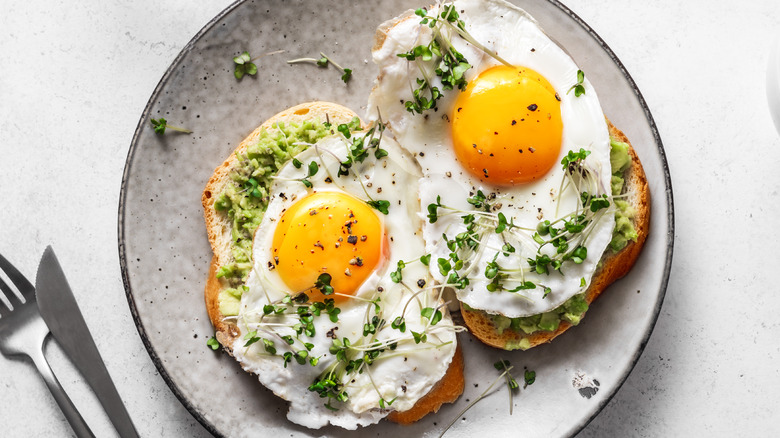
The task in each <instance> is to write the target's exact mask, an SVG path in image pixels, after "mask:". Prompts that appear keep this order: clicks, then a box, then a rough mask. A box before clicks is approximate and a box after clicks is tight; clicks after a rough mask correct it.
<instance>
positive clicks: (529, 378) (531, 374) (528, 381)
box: [523, 369, 536, 388]
mask: <svg viewBox="0 0 780 438" xmlns="http://www.w3.org/2000/svg"><path fill="white" fill-rule="evenodd" d="M523 377H524V379H525V386H524V387H523V388H527V387H528V386H529V385H533V384H534V382H536V371H532V370H529V369H526V370H525V374H524V376H523Z"/></svg>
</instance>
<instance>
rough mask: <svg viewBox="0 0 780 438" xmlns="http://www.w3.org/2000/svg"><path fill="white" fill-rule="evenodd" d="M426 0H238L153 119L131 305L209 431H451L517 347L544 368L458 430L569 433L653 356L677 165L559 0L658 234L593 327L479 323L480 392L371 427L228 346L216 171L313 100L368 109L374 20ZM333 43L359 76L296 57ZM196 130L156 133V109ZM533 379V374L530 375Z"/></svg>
mask: <svg viewBox="0 0 780 438" xmlns="http://www.w3.org/2000/svg"><path fill="white" fill-rule="evenodd" d="M424 3H425V2H420V1H402V2H400V1H399V2H368V1H365V2H354V1H351V0H340V1H328V2H312V1H305V0H294V1H272V0H269V1H261V0H256V1H244V2H237V3H235V4H233V5H232V6H231V7H229V8H228V9H226V10H225V11H224V12H222V13H221V14H220V15H219V16H217V17H216V18H214V19H213V20H212V21H211V22H210V23H208V24H207V25H206V26H205V27H204V28H203V30H202V31H201V32H200V33H198V34H197V35H196V36H195V37H194V38H193V39H192V41H191V42H190V43H189V44H187V46H186V47H185V48H184V49H183V50H182V52H181V54H179V56H178V57H177V58H176V60H175V61H174V62H173V64H172V65H171V67H170V68H169V69H168V71H167V72H166V73H165V76H163V78H162V79H161V80H160V83H159V85H158V86H157V88H156V89H155V90H154V93H153V94H152V96H151V98H150V100H149V103H148V105H147V106H146V109H145V110H144V112H143V114H142V115H141V119H140V121H139V123H138V128H137V130H136V132H135V136H134V138H133V142H132V145H131V147H130V151H129V154H128V157H127V164H126V167H125V173H124V178H123V181H122V193H121V200H120V205H119V253H120V260H121V265H122V275H123V279H124V284H125V289H126V292H127V298H128V302H129V304H130V308H131V310H132V313H133V316H134V318H135V321H136V324H137V326H138V331H139V333H140V335H141V338H142V339H143V341H144V344H145V345H146V348H147V349H148V350H149V354H150V355H151V357H152V360H153V361H154V363H155V364H156V365H157V368H158V369H159V371H160V374H161V375H162V376H163V378H164V379H165V381H166V382H167V383H168V385H169V386H170V388H171V390H172V391H173V392H174V393H175V394H176V396H177V397H178V398H179V399H180V400H181V402H182V403H183V404H184V405H185V406H186V407H187V409H189V410H190V412H192V414H193V415H194V416H195V418H197V419H198V420H199V421H200V422H201V423H202V424H203V425H204V426H205V427H206V428H207V429H208V430H209V431H211V432H212V433H214V434H215V435H220V436H249V435H253V436H257V435H262V436H280V437H281V436H323V435H326V436H345V437H357V436H367V435H371V436H430V437H434V436H438V435H439V434H440V433H441V430H442V429H443V427H444V426H445V425H446V424H448V423H449V422H450V421H451V420H452V419H453V418H455V416H457V415H458V412H460V411H461V410H462V409H463V408H464V407H465V406H466V405H467V404H468V403H469V402H470V401H471V400H474V399H475V398H476V397H477V396H478V395H479V394H480V393H481V392H482V391H483V390H484V389H485V388H486V387H487V386H488V385H489V383H490V382H491V381H493V379H494V378H495V377H496V376H497V374H496V371H495V369H494V368H493V365H492V364H493V363H494V362H495V361H496V360H498V359H499V358H505V359H509V360H510V361H511V362H512V363H513V364H514V365H515V366H517V367H519V369H520V370H522V368H523V367H524V366H525V367H528V368H529V369H532V370H535V371H536V383H534V384H533V385H532V386H529V387H528V388H526V389H523V390H521V391H520V394H519V395H518V396H516V397H515V399H514V415H511V416H510V415H509V406H508V405H509V402H508V396H507V393H506V389H505V388H503V387H502V389H501V390H500V391H498V393H495V394H492V395H491V396H489V397H488V398H486V399H485V400H483V401H481V402H480V403H477V404H476V405H475V406H474V407H473V408H471V409H470V410H469V411H468V412H467V413H466V414H465V415H462V416H461V417H460V418H459V419H458V420H457V421H456V422H455V424H454V425H453V427H452V428H451V429H450V430H449V431H448V433H447V436H452V437H456V436H464V437H466V436H476V435H477V434H480V435H483V436H485V435H489V434H494V435H496V436H505V435H507V431H512V435H518V436H529V437H531V436H539V437H550V436H570V435H574V434H575V433H577V432H578V431H579V430H581V429H582V428H583V427H584V426H585V425H586V424H588V422H589V421H590V420H591V419H592V418H594V417H595V416H596V415H597V414H598V412H599V411H600V410H601V409H602V408H603V407H604V406H605V405H606V403H607V402H608V401H609V399H610V398H611V397H612V396H613V395H614V394H615V392H616V391H617V390H618V388H619V387H620V385H621V384H622V383H623V381H624V380H625V379H626V377H627V376H628V374H629V372H630V371H631V369H632V368H633V366H634V364H635V363H636V361H637V360H638V358H639V355H640V354H641V352H642V350H643V348H644V346H645V343H646V342H647V339H648V337H649V336H650V333H651V331H652V329H653V326H654V324H655V321H656V319H657V317H658V312H659V310H660V307H661V303H662V301H663V298H664V294H665V291H666V285H667V281H668V276H669V269H670V265H671V258H672V244H673V226H674V221H673V206H672V189H671V181H670V177H669V171H668V168H667V164H666V158H665V156H664V151H663V147H662V145H661V140H660V137H659V135H658V131H657V129H656V127H655V124H654V122H653V119H652V116H651V115H650V111H649V109H648V108H647V106H646V104H645V102H644V100H643V99H642V96H641V94H640V92H639V90H638V89H637V87H636V84H634V82H633V80H632V79H631V77H630V76H629V74H628V72H627V71H626V70H625V68H624V67H623V65H622V64H621V63H620V61H619V60H618V59H617V57H616V56H615V54H614V53H612V51H611V50H610V49H609V47H607V45H606V44H605V43H604V41H602V40H601V39H600V38H599V37H598V35H596V33H595V32H594V31H593V30H592V29H591V28H590V27H588V26H587V25H586V24H585V23H584V22H583V21H582V20H581V19H580V18H579V17H577V16H576V15H574V14H573V13H572V12H571V11H569V10H568V9H567V8H566V7H565V6H563V5H561V4H560V3H557V2H555V1H541V0H536V1H533V0H520V1H517V3H518V4H519V6H521V7H523V8H524V9H526V10H527V11H528V12H529V13H531V14H532V15H533V16H534V17H535V18H536V19H537V20H538V21H539V22H540V24H541V26H542V27H543V28H544V29H545V30H546V31H547V32H548V33H549V34H550V35H551V36H552V37H553V38H554V39H555V40H557V41H558V42H559V43H560V44H561V45H562V46H563V47H565V48H566V50H567V51H568V52H569V53H570V54H571V55H572V57H573V58H574V59H575V61H576V62H577V63H578V64H579V65H580V66H581V67H582V69H583V70H584V71H586V72H587V74H588V78H589V79H590V81H591V82H592V83H593V85H594V86H595V87H596V89H597V90H598V91H599V96H600V98H601V103H602V106H603V108H604V111H605V113H606V114H607V115H608V116H609V117H610V118H611V119H612V120H613V122H614V123H615V124H616V125H617V126H618V127H620V128H621V129H622V130H623V131H625V133H626V134H627V135H628V137H629V138H630V139H631V141H632V143H633V144H634V146H635V148H636V150H637V152H638V153H639V156H640V157H641V159H642V162H643V163H644V167H645V171H646V172H647V176H648V180H649V181H650V189H651V192H652V224H651V234H650V237H649V239H648V241H647V244H646V246H645V249H644V252H643V253H642V255H641V257H640V259H639V261H638V263H637V264H636V266H635V267H634V269H633V270H632V271H631V273H630V274H629V275H628V276H627V277H626V278H624V279H622V280H620V281H618V282H617V283H615V284H614V285H613V286H612V287H611V288H610V289H609V291H608V292H607V293H605V294H604V296H603V297H602V298H600V299H599V300H598V301H597V302H596V303H595V304H594V305H593V306H592V307H591V309H590V310H589V311H588V315H587V317H586V318H585V319H584V321H583V322H582V324H580V326H579V327H576V328H574V329H572V330H569V331H568V332H567V333H566V334H564V335H563V336H561V337H560V338H558V339H557V340H556V341H555V342H553V343H552V344H550V345H544V346H540V347H538V348H535V349H532V350H530V351H527V352H512V353H509V352H502V351H497V350H494V349H491V348H487V347H484V346H482V345H481V344H480V343H479V342H478V341H476V340H474V339H473V338H472V337H471V336H470V335H468V334H467V333H464V334H462V336H461V338H460V340H461V342H462V344H463V347H464V353H465V358H466V364H465V366H466V390H465V393H464V394H463V396H462V397H461V398H460V399H459V401H458V402H457V403H455V404H453V405H448V406H445V407H443V408H442V409H441V410H440V411H439V412H438V413H437V414H435V415H429V416H428V417H426V418H424V419H423V420H421V421H419V422H417V423H416V424H414V425H412V426H406V427H404V426H399V425H396V424H393V423H389V422H381V423H380V424H378V425H375V426H371V427H369V428H367V429H362V430H357V431H344V430H341V429H338V428H324V429H321V430H316V431H314V430H308V429H306V428H302V427H299V426H296V425H294V424H292V423H290V422H288V421H287V419H286V418H285V412H286V410H287V406H286V402H284V401H282V400H280V399H278V398H276V397H275V396H274V395H273V394H271V393H270V392H269V391H267V390H266V389H264V388H263V387H262V386H261V385H260V384H259V383H258V382H257V381H256V380H255V378H254V377H252V376H249V375H248V374H246V373H244V372H243V371H242V370H241V369H240V367H239V366H238V364H237V363H236V362H235V361H234V360H233V359H232V358H231V357H229V356H227V355H226V354H224V353H221V352H214V351H212V350H211V349H210V348H208V347H207V346H206V340H207V339H208V338H209V337H210V336H211V335H212V334H213V328H212V327H211V325H210V323H209V320H208V317H207V315H206V310H205V308H204V301H203V287H204V283H205V278H206V274H207V270H208V266H209V261H210V259H211V250H210V248H209V244H208V241H207V239H206V232H205V227H204V223H203V218H202V209H201V205H200V196H201V191H202V189H203V187H204V186H205V184H206V181H207V180H208V178H209V176H210V175H211V173H212V171H213V170H214V168H215V167H216V166H217V165H219V164H220V163H221V162H222V161H223V160H224V159H225V157H227V156H228V154H230V152H231V151H232V150H233V149H234V148H235V146H236V145H237V144H238V143H239V142H240V141H241V140H242V139H243V138H244V136H245V135H247V134H248V133H249V132H251V131H252V130H253V129H254V128H255V127H256V126H257V125H258V124H260V123H261V122H262V121H263V120H265V119H266V118H268V117H269V116H271V115H273V114H275V113H276V112H278V111H280V110H282V109H284V108H287V107H289V106H292V105H294V104H297V103H300V102H304V101H308V100H330V101H334V102H338V103H341V104H343V105H346V106H348V107H351V108H353V109H355V110H356V111H358V112H359V113H363V112H364V111H365V101H366V99H367V96H368V91H369V90H370V87H371V84H372V81H373V78H374V76H375V74H376V68H375V67H374V66H373V64H372V63H371V61H370V49H371V44H372V41H373V34H374V29H375V27H376V26H377V25H378V24H380V22H382V21H384V20H385V19H389V18H391V17H393V16H396V15H398V14H399V13H401V12H402V11H403V10H405V9H407V8H414V7H419V6H422V5H423V4H424ZM279 49H284V50H286V51H287V52H286V53H285V54H282V55H272V56H268V57H265V58H263V59H261V60H259V61H258V66H259V69H260V71H259V73H258V74H257V76H256V77H245V78H243V79H242V80H240V81H237V80H236V79H235V78H234V77H233V61H232V56H234V55H235V54H238V53H240V52H241V51H243V50H249V51H250V53H252V54H253V55H254V56H257V55H258V54H261V53H266V52H271V51H275V50H279ZM320 51H324V52H326V53H329V54H332V55H333V57H334V59H336V60H338V61H339V62H340V63H342V65H345V66H350V67H353V68H354V71H355V73H354V76H353V80H352V82H350V84H349V85H348V86H345V85H344V83H342V82H341V81H340V79H339V74H338V73H337V72H336V70H335V69H332V68H330V69H327V70H324V69H318V68H316V67H314V66H310V65H297V66H289V65H286V63H285V61H286V60H287V59H292V58H297V57H302V56H314V55H316V54H317V53H319V52H320ZM158 117H165V118H166V119H167V120H168V122H169V123H171V124H173V125H177V126H185V127H188V128H190V129H192V130H194V134H192V135H181V134H175V133H168V134H166V135H165V136H159V135H155V133H154V132H153V130H152V129H151V127H150V124H149V119H150V118H158ZM518 375H522V372H521V371H520V372H518Z"/></svg>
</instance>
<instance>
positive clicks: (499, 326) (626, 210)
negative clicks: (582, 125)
mask: <svg viewBox="0 0 780 438" xmlns="http://www.w3.org/2000/svg"><path fill="white" fill-rule="evenodd" d="M610 146H611V151H610V156H609V159H610V164H611V165H612V195H613V196H617V195H619V194H621V193H623V184H624V183H625V179H624V178H623V177H624V172H625V171H626V170H627V169H628V168H629V167H630V166H631V156H630V155H629V154H628V148H629V145H628V143H623V142H619V141H617V140H615V139H614V138H610ZM615 207H617V208H616V209H615V229H614V231H613V234H612V241H611V242H610V244H609V246H610V248H611V249H612V250H613V251H614V252H618V251H620V250H621V249H623V248H625V246H626V245H627V244H628V242H629V241H630V240H633V241H636V239H637V234H636V230H635V229H634V224H633V222H632V219H633V218H634V214H636V211H634V209H633V208H632V207H631V204H629V203H628V202H626V201H623V200H620V199H615ZM464 307H466V308H468V306H466V305H464ZM587 310H588V302H587V301H586V300H585V294H584V293H581V294H577V295H574V296H573V297H571V298H569V300H567V301H566V302H564V303H563V304H562V305H560V306H559V307H558V308H556V309H553V310H551V311H549V312H546V313H542V314H539V315H532V316H525V317H520V318H507V317H506V316H502V315H490V317H491V319H492V320H493V325H494V326H495V327H496V331H497V332H498V334H499V335H500V334H501V333H503V332H504V330H506V329H508V328H509V329H512V330H514V331H517V332H523V333H525V334H531V333H534V332H537V331H548V332H551V331H554V330H556V329H557V328H558V326H559V325H560V323H561V321H566V322H569V323H570V324H571V325H577V324H579V322H580V320H581V319H582V317H583V316H584V315H585V311H587ZM530 347H531V343H530V341H529V340H528V339H527V338H522V339H520V340H519V341H516V342H508V343H507V344H506V346H505V347H504V348H506V349H507V350H518V349H520V350H526V349H528V348H530Z"/></svg>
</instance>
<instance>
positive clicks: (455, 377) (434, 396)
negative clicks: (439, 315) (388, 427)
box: [387, 344, 465, 424]
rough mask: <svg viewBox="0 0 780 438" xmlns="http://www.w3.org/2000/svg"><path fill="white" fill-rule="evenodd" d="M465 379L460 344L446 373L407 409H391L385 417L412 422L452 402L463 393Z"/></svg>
mask: <svg viewBox="0 0 780 438" xmlns="http://www.w3.org/2000/svg"><path fill="white" fill-rule="evenodd" d="M464 384H465V379H464V377H463V351H462V350H461V347H460V344H458V347H457V348H456V349H455V356H453V357H452V362H451V363H450V366H449V368H447V373H446V374H444V377H442V379H441V380H439V381H438V382H437V383H436V385H434V387H433V388H432V389H431V390H430V391H429V392H428V394H426V395H425V396H424V397H423V398H421V399H420V400H418V401H417V403H415V404H414V406H412V408H411V409H409V410H408V411H403V412H398V411H393V412H391V413H390V414H389V415H388V416H387V419H388V420H390V421H392V422H394V423H398V424H412V423H414V422H415V421H417V420H419V419H421V418H422V417H424V416H426V415H428V414H429V413H431V412H438V411H439V408H441V405H443V404H444V403H452V402H454V401H455V400H457V399H458V397H460V395H461V394H463V386H464Z"/></svg>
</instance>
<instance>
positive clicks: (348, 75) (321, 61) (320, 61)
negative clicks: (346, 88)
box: [287, 52, 352, 84]
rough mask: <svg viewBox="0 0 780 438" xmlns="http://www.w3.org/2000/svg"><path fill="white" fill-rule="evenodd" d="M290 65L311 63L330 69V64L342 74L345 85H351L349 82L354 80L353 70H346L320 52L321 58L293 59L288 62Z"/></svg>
mask: <svg viewBox="0 0 780 438" xmlns="http://www.w3.org/2000/svg"><path fill="white" fill-rule="evenodd" d="M287 63H288V64H300V63H310V64H315V65H317V66H318V67H322V68H326V67H328V64H333V66H334V67H336V68H337V69H338V70H339V71H340V72H341V80H342V81H344V83H345V84H346V83H349V80H350V79H352V69H350V68H344V67H342V66H340V65H339V64H337V63H336V61H334V60H333V59H331V58H329V57H328V56H327V55H326V54H324V53H322V52H320V57H319V58H298V59H291V60H289V61H287Z"/></svg>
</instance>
